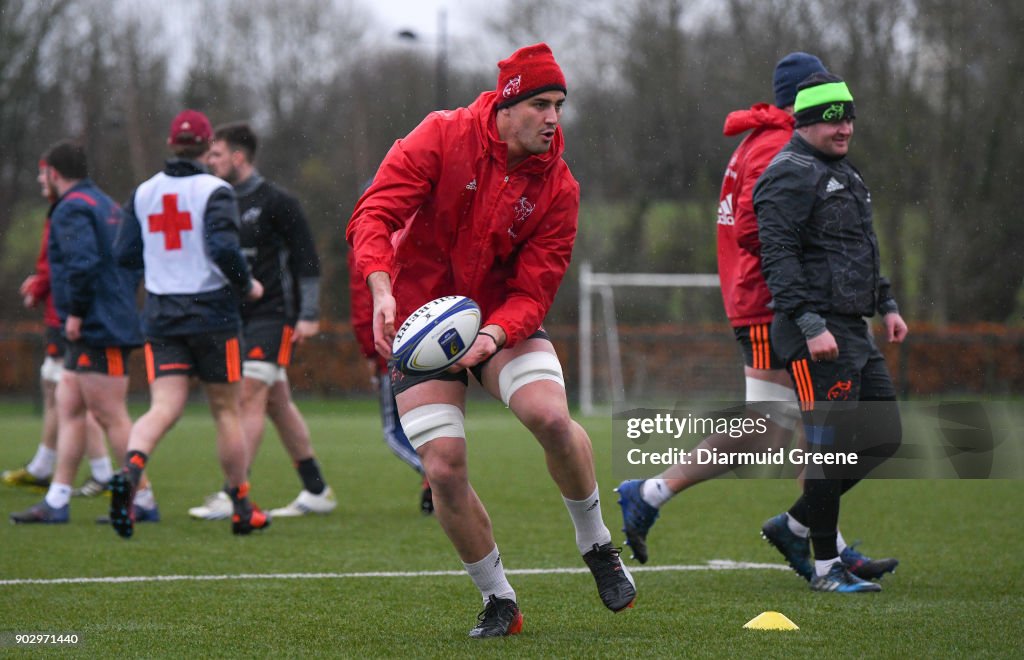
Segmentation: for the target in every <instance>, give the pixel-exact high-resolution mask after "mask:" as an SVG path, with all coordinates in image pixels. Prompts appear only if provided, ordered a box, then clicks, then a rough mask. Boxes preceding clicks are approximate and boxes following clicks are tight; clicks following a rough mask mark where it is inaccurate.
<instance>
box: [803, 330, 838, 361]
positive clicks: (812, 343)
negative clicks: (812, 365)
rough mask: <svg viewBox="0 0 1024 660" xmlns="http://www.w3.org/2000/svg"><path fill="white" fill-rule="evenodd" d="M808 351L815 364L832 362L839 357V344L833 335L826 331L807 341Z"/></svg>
mask: <svg viewBox="0 0 1024 660" xmlns="http://www.w3.org/2000/svg"><path fill="white" fill-rule="evenodd" d="M807 351H808V352H809V353H810V354H811V359H812V360H814V361H815V362H831V361H832V360H835V359H836V358H838V357H839V344H837V343H836V338H835V337H833V336H832V333H831V332H829V331H828V330H826V331H825V332H823V333H821V334H820V335H818V336H817V337H811V338H810V339H808V340H807Z"/></svg>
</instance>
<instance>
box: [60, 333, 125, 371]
mask: <svg viewBox="0 0 1024 660" xmlns="http://www.w3.org/2000/svg"><path fill="white" fill-rule="evenodd" d="M131 352H132V349H131V348H130V347H124V346H105V347H101V346H89V345H87V344H84V343H82V342H80V341H69V342H68V344H67V350H66V351H65V353H64V368H65V369H66V370H68V371H75V372H78V373H82V372H90V373H98V374H105V375H107V376H124V375H126V374H127V371H126V368H125V365H126V364H128V355H129V354H130V353H131Z"/></svg>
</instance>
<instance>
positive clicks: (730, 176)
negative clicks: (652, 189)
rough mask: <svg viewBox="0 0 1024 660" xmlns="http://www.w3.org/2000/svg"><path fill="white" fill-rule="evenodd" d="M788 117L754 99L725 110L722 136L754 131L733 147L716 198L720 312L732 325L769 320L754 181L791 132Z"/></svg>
mask: <svg viewBox="0 0 1024 660" xmlns="http://www.w3.org/2000/svg"><path fill="white" fill-rule="evenodd" d="M793 124H794V120H793V117H792V116H791V115H790V114H789V113H787V112H786V111H784V110H782V109H780V108H777V107H775V106H774V105H768V104H767V103H758V104H756V105H754V106H752V107H751V108H750V109H749V110H737V111H736V112H730V113H729V116H728V117H726V118H725V127H724V128H723V130H722V132H723V133H724V134H725V135H728V136H733V135H739V134H741V133H744V132H746V131H749V130H751V129H753V132H752V133H751V134H750V135H748V136H747V137H745V138H743V141H742V142H741V143H740V145H739V146H738V147H737V148H736V151H735V152H733V155H732V158H731V159H730V160H729V166H728V167H727V168H726V170H725V178H724V179H723V180H722V192H721V194H720V195H719V198H718V276H719V278H720V280H721V282H722V301H723V302H724V303H725V313H726V316H728V317H729V322H730V324H731V325H732V327H734V328H740V327H744V326H749V325H756V324H759V323H771V320H772V315H773V314H772V310H770V309H768V303H769V302H771V299H772V296H771V293H770V292H769V291H768V284H767V283H766V282H765V280H764V275H762V274H761V241H760V240H758V237H757V216H755V215H754V185H755V184H756V183H757V179H758V178H759V177H760V176H761V173H762V172H764V170H765V168H767V167H768V164H769V163H770V162H771V160H772V158H774V157H775V154H777V153H779V151H781V150H782V147H784V146H786V143H787V142H789V139H790V138H791V137H792V135H793Z"/></svg>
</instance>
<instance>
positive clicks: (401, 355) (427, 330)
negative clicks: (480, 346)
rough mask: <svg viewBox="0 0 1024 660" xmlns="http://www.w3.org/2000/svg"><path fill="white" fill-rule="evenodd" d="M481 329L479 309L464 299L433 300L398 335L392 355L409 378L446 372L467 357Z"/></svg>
mask: <svg viewBox="0 0 1024 660" xmlns="http://www.w3.org/2000/svg"><path fill="white" fill-rule="evenodd" d="M479 330H480V307H479V306H478V305H477V304H476V303H475V302H473V301H472V300H470V299H469V298H467V297H465V296H444V297H441V298H438V299H437V300H431V301H430V302H428V303H427V304H426V305H424V306H423V307H420V308H419V309H417V310H416V311H415V312H413V313H412V314H410V315H409V318H407V319H406V320H405V323H403V324H402V327H401V328H399V329H398V333H397V334H396V335H395V341H394V343H393V344H392V346H391V353H392V356H393V358H394V360H395V361H396V362H397V364H398V368H399V369H400V370H401V371H402V372H403V373H406V374H410V375H429V374H435V373H438V372H440V371H444V370H445V369H447V368H448V367H450V366H452V365H453V364H455V363H456V362H458V361H459V360H460V359H462V356H463V355H465V354H466V351H468V350H469V348H470V346H472V345H473V341H475V340H476V335H477V332H478V331H479Z"/></svg>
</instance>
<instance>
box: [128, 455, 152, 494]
mask: <svg viewBox="0 0 1024 660" xmlns="http://www.w3.org/2000/svg"><path fill="white" fill-rule="evenodd" d="M148 462H149V456H147V455H146V454H144V453H142V452H141V451H137V450H135V449H133V450H131V451H130V452H128V453H127V454H126V455H125V457H124V471H125V473H126V474H127V475H128V481H129V482H130V483H131V485H132V488H137V487H138V485H139V481H141V480H142V473H143V471H144V470H145V469H146V463H148Z"/></svg>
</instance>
